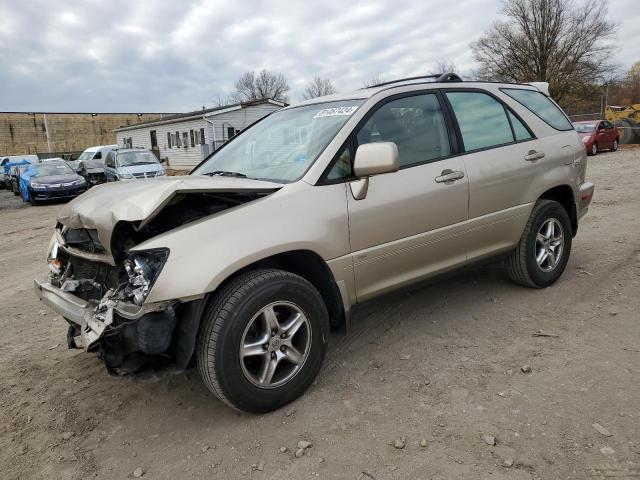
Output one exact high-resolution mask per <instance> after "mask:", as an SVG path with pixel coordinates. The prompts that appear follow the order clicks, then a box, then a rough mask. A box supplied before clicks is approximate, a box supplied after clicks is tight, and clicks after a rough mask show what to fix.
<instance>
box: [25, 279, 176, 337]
mask: <svg viewBox="0 0 640 480" xmlns="http://www.w3.org/2000/svg"><path fill="white" fill-rule="evenodd" d="M33 284H34V289H35V291H36V295H37V296H38V298H40V300H42V302H43V303H44V304H45V305H47V306H48V307H49V308H51V309H52V310H53V311H55V312H56V313H59V314H60V315H62V316H63V317H64V318H65V319H67V320H68V321H70V322H71V323H74V324H76V325H77V326H78V327H80V336H81V338H82V344H83V347H84V349H85V350H90V349H91V348H92V347H93V346H94V345H95V343H96V342H97V341H98V340H99V339H100V337H102V334H103V333H104V331H105V330H106V329H107V327H108V326H109V325H111V324H112V323H113V317H114V314H118V315H119V316H120V317H122V318H124V319H126V320H137V319H140V318H141V317H142V316H144V315H146V314H147V313H152V312H158V311H163V310H165V309H166V308H167V307H168V306H169V305H170V304H171V303H172V302H158V303H151V304H145V305H142V306H138V305H134V304H129V303H124V302H116V301H113V302H110V304H109V306H108V307H107V309H106V311H102V312H101V313H98V311H97V307H98V304H97V303H91V302H88V301H86V300H83V299H82V298H79V297H76V296H75V295H73V294H71V293H69V292H65V291H64V290H62V289H60V288H58V287H56V286H54V285H51V283H49V281H48V280H47V279H35V280H34V282H33Z"/></svg>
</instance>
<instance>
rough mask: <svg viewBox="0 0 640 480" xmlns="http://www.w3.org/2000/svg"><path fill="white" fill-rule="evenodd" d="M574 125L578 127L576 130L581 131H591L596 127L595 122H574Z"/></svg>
mask: <svg viewBox="0 0 640 480" xmlns="http://www.w3.org/2000/svg"><path fill="white" fill-rule="evenodd" d="M573 126H574V127H575V128H576V132H579V133H590V132H593V131H594V130H595V129H596V124H595V123H574V124H573Z"/></svg>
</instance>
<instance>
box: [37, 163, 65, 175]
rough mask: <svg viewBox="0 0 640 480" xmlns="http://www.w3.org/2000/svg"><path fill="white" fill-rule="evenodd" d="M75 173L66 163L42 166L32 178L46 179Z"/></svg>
mask: <svg viewBox="0 0 640 480" xmlns="http://www.w3.org/2000/svg"><path fill="white" fill-rule="evenodd" d="M72 173H75V172H74V171H73V170H72V169H71V168H70V167H69V165H67V164H66V163H49V164H46V163H45V164H42V165H40V166H39V167H38V168H37V169H36V172H35V174H34V175H33V176H34V177H48V176H50V175H70V174H72Z"/></svg>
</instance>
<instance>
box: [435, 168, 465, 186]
mask: <svg viewBox="0 0 640 480" xmlns="http://www.w3.org/2000/svg"><path fill="white" fill-rule="evenodd" d="M461 178H464V172H460V171H457V170H456V171H453V170H449V169H446V170H443V171H442V173H441V174H440V176H438V177H436V178H435V181H436V182H437V183H447V182H455V181H456V180H460V179H461Z"/></svg>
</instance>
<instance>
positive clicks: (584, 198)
mask: <svg viewBox="0 0 640 480" xmlns="http://www.w3.org/2000/svg"><path fill="white" fill-rule="evenodd" d="M594 189H595V185H594V184H593V183H591V182H584V183H583V184H581V185H580V189H579V190H578V204H577V207H578V219H580V218H582V217H584V216H585V214H586V213H587V212H588V211H589V205H590V204H591V199H592V198H593V191H594Z"/></svg>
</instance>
